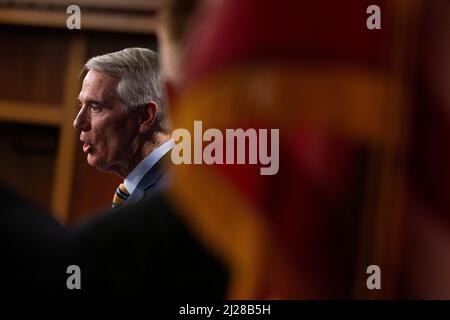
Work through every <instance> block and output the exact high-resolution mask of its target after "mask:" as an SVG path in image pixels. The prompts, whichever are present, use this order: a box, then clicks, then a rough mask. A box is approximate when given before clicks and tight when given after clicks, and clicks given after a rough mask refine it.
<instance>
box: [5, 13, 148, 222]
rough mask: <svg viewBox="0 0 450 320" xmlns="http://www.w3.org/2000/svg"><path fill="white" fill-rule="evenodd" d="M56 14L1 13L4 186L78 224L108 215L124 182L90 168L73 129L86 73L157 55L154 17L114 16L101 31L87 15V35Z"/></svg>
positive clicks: (85, 26)
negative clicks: (111, 62) (142, 52)
mask: <svg viewBox="0 0 450 320" xmlns="http://www.w3.org/2000/svg"><path fill="white" fill-rule="evenodd" d="M50 9H51V11H48V10H46V9H45V10H43V9H42V8H38V9H36V10H33V9H31V10H30V8H26V10H25V9H23V8H20V7H19V8H18V7H12V8H11V7H2V6H0V134H1V135H2V137H3V139H2V141H3V145H2V148H1V149H0V150H1V151H0V152H1V156H0V183H2V184H5V185H7V186H9V187H10V188H11V189H13V190H15V191H16V192H17V193H19V194H21V195H22V196H23V197H25V198H26V199H27V200H28V201H30V202H32V203H33V204H34V205H37V206H39V207H40V208H42V209H44V210H45V211H47V212H50V213H51V214H52V215H54V216H55V217H56V218H57V219H58V220H59V221H61V222H63V223H73V222H76V221H78V220H80V219H83V218H84V217H85V216H87V215H92V214H95V212H98V211H99V210H101V209H103V208H108V207H109V206H110V204H111V199H112V195H113V193H114V189H115V187H116V186H117V184H118V183H119V179H118V178H117V177H116V176H114V175H112V174H107V173H101V172H98V171H96V170H95V169H94V168H92V167H90V166H89V165H87V163H86V158H85V155H83V154H82V150H81V145H80V143H79V140H78V137H79V133H78V132H77V131H76V130H75V129H74V128H73V127H72V123H73V119H74V117H75V115H76V112H77V103H76V97H77V95H78V92H79V90H80V86H81V79H80V78H79V76H80V70H81V67H82V65H83V63H84V62H85V61H86V60H87V59H88V58H90V57H92V56H95V55H98V54H104V53H107V52H111V51H116V50H120V49H123V48H126V47H133V46H139V47H147V48H151V49H154V50H156V47H157V43H156V37H155V34H154V31H155V12H150V11H145V12H138V15H139V17H137V18H136V19H134V17H135V15H136V12H135V11H136V10H134V11H133V12H132V13H127V12H126V8H119V9H114V11H111V14H109V15H108V14H106V15H105V16H106V17H108V18H107V19H106V20H102V21H103V22H104V23H102V24H100V27H99V26H98V23H97V24H96V23H93V22H92V21H95V19H92V16H91V22H90V23H87V24H85V25H83V17H84V16H83V14H82V29H81V30H69V29H67V28H66V24H65V18H66V17H67V16H68V15H67V14H66V13H65V10H64V7H52V8H50ZM50 9H49V10H50ZM145 9H146V10H147V9H148V8H145ZM121 10H122V11H123V12H122V11H121ZM11 12H12V13H13V14H12V13H11ZM106 12H108V11H106ZM25 13H26V14H25ZM101 13H102V14H103V12H101ZM24 14H25V15H24ZM30 14H31V16H29V15H30ZM95 14H99V12H98V11H96V12H95ZM27 15H28V16H27ZM126 15H128V19H129V21H138V22H139V23H144V24H143V25H145V27H143V28H139V25H134V26H133V27H130V26H129V25H130V23H127V20H126V19H125V20H123V17H124V16H126ZM55 17H56V18H55ZM108 19H110V20H108ZM86 20H87V21H89V17H86ZM119 20H120V21H121V22H120V23H119V22H117V23H116V22H115V21H119ZM105 21H106V22H105ZM108 21H109V22H108ZM146 21H147V22H148V24H146V23H145V22H146ZM121 24H122V25H124V27H123V28H122V27H120V26H121Z"/></svg>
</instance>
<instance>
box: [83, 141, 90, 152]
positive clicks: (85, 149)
mask: <svg viewBox="0 0 450 320" xmlns="http://www.w3.org/2000/svg"><path fill="white" fill-rule="evenodd" d="M90 149H91V146H90V145H89V144H87V143H86V142H85V143H83V152H84V153H88V152H89V151H90Z"/></svg>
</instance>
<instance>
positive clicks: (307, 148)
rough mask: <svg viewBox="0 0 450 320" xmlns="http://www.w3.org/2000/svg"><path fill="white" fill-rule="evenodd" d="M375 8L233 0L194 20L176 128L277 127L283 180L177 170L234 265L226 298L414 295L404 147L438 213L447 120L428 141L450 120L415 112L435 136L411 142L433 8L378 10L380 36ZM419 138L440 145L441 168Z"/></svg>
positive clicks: (193, 210)
mask: <svg viewBox="0 0 450 320" xmlns="http://www.w3.org/2000/svg"><path fill="white" fill-rule="evenodd" d="M371 4H373V1H356V0H355V1H346V2H345V3H341V2H340V3H336V2H331V1H316V2H314V3H311V2H306V1H286V2H282V3H279V2H275V1H264V2H261V1H257V0H229V1H220V2H217V4H215V5H214V4H209V5H205V6H204V8H203V12H202V15H200V16H199V17H198V21H197V23H196V24H195V26H194V31H193V32H192V34H191V35H190V37H189V39H190V41H189V45H190V47H189V50H188V54H187V55H186V59H185V61H184V86H183V88H184V92H183V94H182V96H181V98H180V100H179V101H180V103H179V104H178V105H177V106H176V110H177V114H175V115H174V119H175V120H174V123H175V126H174V127H176V128H177V127H178V128H188V129H190V128H192V124H193V121H195V120H202V121H203V128H204V130H205V129H206V128H219V129H221V130H225V129H226V128H243V129H244V130H245V129H247V128H255V129H260V128H266V129H271V128H278V129H280V170H279V172H278V174H277V175H275V176H261V175H260V174H259V170H258V168H257V167H256V166H251V165H245V166H244V165H214V166H206V165H203V166H185V167H180V168H177V169H178V170H177V171H178V172H176V174H175V177H176V182H175V184H174V188H173V192H172V195H173V196H174V199H175V201H178V202H179V203H180V204H190V206H189V209H187V210H186V211H187V212H188V213H186V214H187V215H188V216H189V217H190V219H191V223H192V224H193V225H194V226H195V228H196V230H197V231H198V233H199V234H201V235H202V237H204V238H205V239H206V240H205V241H207V243H208V244H209V245H211V246H212V247H214V248H215V250H216V251H217V252H219V253H220V254H221V255H222V256H223V257H224V259H225V260H226V261H227V262H228V263H229V265H230V268H231V270H232V272H233V273H232V276H231V280H232V282H231V286H230V291H229V297H232V298H257V299H258V298H350V297H357V298H371V297H373V298H377V297H378V298H385V299H386V298H396V297H401V296H407V295H408V292H406V293H400V291H399V290H400V286H401V285H402V284H401V282H402V281H410V282H411V286H412V287H414V282H415V281H416V280H417V278H409V279H407V280H404V279H402V278H403V275H404V274H405V273H406V269H405V267H403V266H404V265H405V261H407V259H408V258H407V252H409V251H410V250H412V251H413V250H414V248H405V247H407V246H408V244H407V243H405V239H406V238H405V231H407V229H408V226H409V223H410V221H409V219H411V218H413V217H412V216H411V213H410V212H408V208H410V205H411V204H412V203H414V202H413V201H411V199H409V198H410V191H411V189H412V188H411V185H409V183H410V179H409V177H408V174H409V172H408V165H409V163H410V158H409V157H410V155H411V153H410V152H409V147H410V146H413V149H415V148H418V150H419V151H418V154H420V155H421V156H419V157H417V156H416V160H414V161H413V162H414V163H417V164H418V165H419V167H420V168H421V170H420V171H421V172H422V174H423V173H424V174H423V177H422V179H424V180H422V181H424V182H426V183H428V184H429V185H432V186H433V187H432V188H430V189H429V190H430V191H431V190H437V191H436V192H435V193H434V194H433V192H430V196H431V197H433V198H434V200H431V203H433V205H442V204H443V203H444V202H443V201H441V200H443V199H444V198H442V197H441V196H440V195H445V194H448V186H447V185H446V184H447V182H448V179H447V180H445V179H442V177H439V175H435V174H434V173H433V174H431V172H430V171H429V170H436V169H437V170H439V169H438V168H440V170H439V173H443V174H445V173H446V172H448V170H447V167H448V166H447V165H446V162H445V159H446V155H447V154H448V150H449V148H448V146H447V145H446V143H445V141H446V139H443V140H438V139H437V136H434V137H433V138H431V140H429V138H428V137H427V136H428V134H429V133H430V132H431V131H433V130H436V129H435V127H434V125H436V124H437V123H439V122H441V125H439V126H438V127H439V128H440V129H439V130H437V131H436V132H435V133H434V134H436V133H437V132H441V133H443V134H444V135H445V133H446V132H447V133H448V122H447V120H444V119H445V118H442V117H437V118H434V120H432V118H433V117H435V116H436V115H438V114H440V111H436V110H435V111H430V110H425V111H424V112H425V113H426V116H424V115H421V113H420V111H419V112H418V113H417V115H418V116H417V117H416V120H418V123H419V124H417V123H416V125H415V128H421V127H422V126H424V127H425V128H428V129H425V130H423V129H419V136H417V131H416V133H415V134H414V135H411V127H412V125H411V124H412V123H411V121H412V119H413V118H414V116H415V115H416V114H415V110H416V109H415V106H416V103H415V101H414V94H413V92H414V91H413V87H412V85H413V83H414V81H413V80H411V78H410V77H411V76H415V70H416V68H417V63H418V61H417V60H416V59H417V50H419V48H420V46H421V45H423V43H421V42H420V39H419V37H418V35H417V31H418V30H420V27H421V22H422V18H423V14H424V13H425V12H426V9H427V8H426V7H423V6H422V4H423V3H422V2H421V1H411V2H408V3H406V2H404V1H389V2H388V1H377V3H376V4H377V5H379V6H380V7H381V11H382V29H381V30H376V31H372V30H368V29H367V28H366V19H367V18H368V16H369V15H368V14H366V9H367V7H369V5H371ZM441 4H443V6H446V4H445V3H444V2H441ZM433 114H434V115H433ZM446 119H448V118H446ZM429 120H430V121H431V122H428V121H429ZM436 121H437V122H436ZM427 122H428V124H427ZM424 127H422V128H424ZM431 128H434V129H431ZM434 134H433V135H434ZM422 139H424V140H422ZM420 141H423V142H424V141H434V142H433V143H437V144H438V146H439V148H440V149H439V148H438V150H445V151H444V157H443V159H437V158H435V157H433V156H431V154H430V153H429V152H425V153H424V152H423V150H422V147H421V146H420V145H422V146H429V144H428V143H423V142H420ZM416 143H418V144H416ZM431 148H433V147H431ZM415 152H417V151H413V154H414V153H415ZM433 152H436V149H434V148H433ZM416 154H417V153H416ZM420 159H423V160H420ZM441 160H442V162H441ZM440 164H441V165H440ZM423 165H425V167H423ZM435 165H437V167H435ZM427 167H428V169H427ZM422 169H423V170H422ZM427 171H428V173H426V172H427ZM433 176H434V177H435V178H434V177H433ZM443 180H445V181H443ZM419 181H420V180H419ZM193 190H195V192H194V191H193ZM431 199H432V198H431ZM438 199H440V200H438ZM439 203H440V204H439ZM443 208H444V209H443V211H441V212H442V214H443V215H445V216H447V215H448V211H447V210H446V209H445V207H443ZM211 212H214V215H213V216H211V215H210V213H211ZM446 234H448V230H447V231H446ZM231 235H232V236H231ZM441 244H442V247H448V243H447V244H445V241H443V242H441ZM371 264H376V265H379V266H380V267H381V270H382V279H383V289H382V290H379V291H377V290H375V291H370V290H368V289H367V287H366V279H367V278H368V276H369V275H368V274H366V268H367V267H368V266H369V265H371ZM420 276H421V275H416V277H420ZM441 276H442V277H444V278H448V276H446V275H445V274H442V275H441ZM424 277H426V276H425V275H424ZM409 292H412V291H409ZM442 294H443V293H442Z"/></svg>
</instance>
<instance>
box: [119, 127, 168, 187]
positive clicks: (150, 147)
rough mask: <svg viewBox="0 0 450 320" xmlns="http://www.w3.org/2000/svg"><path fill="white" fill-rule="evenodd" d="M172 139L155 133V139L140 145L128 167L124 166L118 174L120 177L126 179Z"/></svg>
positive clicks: (164, 134)
mask: <svg viewBox="0 0 450 320" xmlns="http://www.w3.org/2000/svg"><path fill="white" fill-rule="evenodd" d="M169 139H170V135H169V134H167V133H162V132H158V133H155V134H154V136H153V139H150V140H146V141H141V142H140V143H138V148H137V150H138V151H137V152H136V153H135V155H134V156H133V157H132V158H131V160H130V161H129V162H128V164H127V166H124V167H123V168H121V170H119V171H118V172H117V174H118V176H120V177H121V178H122V179H124V178H125V177H126V176H128V174H129V173H130V172H131V171H133V169H134V168H136V166H137V165H138V164H139V163H140V162H141V161H142V160H144V159H145V157H147V156H148V155H149V154H150V153H151V152H153V151H154V150H155V149H156V148H158V147H159V146H160V145H162V144H163V143H164V142H167V141H168V140H169Z"/></svg>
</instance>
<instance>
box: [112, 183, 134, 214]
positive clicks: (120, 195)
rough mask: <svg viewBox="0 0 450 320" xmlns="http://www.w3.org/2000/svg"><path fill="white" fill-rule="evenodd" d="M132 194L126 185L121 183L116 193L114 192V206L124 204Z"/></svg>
mask: <svg viewBox="0 0 450 320" xmlns="http://www.w3.org/2000/svg"><path fill="white" fill-rule="evenodd" d="M129 196H130V193H129V192H128V191H127V189H126V188H125V185H124V184H123V183H121V184H120V185H119V186H118V187H117V189H116V193H115V194H114V198H113V202H112V208H115V207H118V206H121V205H122V204H124V203H125V201H127V199H128V197H129Z"/></svg>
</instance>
